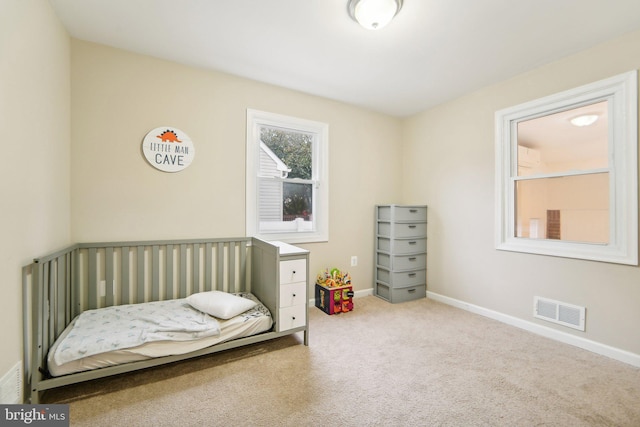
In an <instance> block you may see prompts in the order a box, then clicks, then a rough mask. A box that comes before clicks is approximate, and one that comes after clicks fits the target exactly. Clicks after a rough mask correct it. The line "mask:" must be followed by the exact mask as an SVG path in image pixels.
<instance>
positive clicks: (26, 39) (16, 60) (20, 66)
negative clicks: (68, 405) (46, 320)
mask: <svg viewBox="0 0 640 427" xmlns="http://www.w3.org/2000/svg"><path fill="white" fill-rule="evenodd" d="M69 50H70V42H69V36H68V35H67V33H66V31H65V30H64V29H63V28H62V26H61V25H60V22H59V21H58V19H57V17H56V16H55V15H54V13H53V11H52V10H51V6H50V5H49V2H48V1H45V0H38V1H24V0H3V1H2V2H0V94H1V95H0V129H2V135H3V137H2V142H1V143H0V144H1V145H2V156H1V158H2V167H0V197H1V199H2V202H1V203H2V205H1V206H2V207H1V208H0V219H1V221H0V236H1V239H2V245H0V278H2V279H1V281H0V293H1V294H2V298H0V324H2V325H3V327H2V332H1V334H0V341H1V342H2V350H1V351H0V376H1V375H4V374H5V373H6V372H7V371H8V370H9V369H10V368H11V367H13V365H15V364H16V363H17V362H18V361H20V360H21V359H22V327H21V325H22V288H21V281H22V279H21V277H22V276H21V274H22V273H21V267H22V266H23V265H24V264H27V263H28V262H29V261H30V260H31V258H32V257H34V256H37V255H41V254H44V253H46V252H48V251H51V250H52V249H54V248H58V247H62V246H64V245H67V244H68V243H69V238H70V226H69V215H70V213H69V209H70V191H69V170H70V164H69V148H70V136H69V135H70V106H69V104H70V95H69V90H70V84H69V72H70V70H69Z"/></svg>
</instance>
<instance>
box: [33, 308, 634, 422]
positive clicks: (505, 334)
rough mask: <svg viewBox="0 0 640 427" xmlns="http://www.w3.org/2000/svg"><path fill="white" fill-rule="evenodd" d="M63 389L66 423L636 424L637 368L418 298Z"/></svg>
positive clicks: (315, 314) (320, 318) (60, 398)
mask: <svg viewBox="0 0 640 427" xmlns="http://www.w3.org/2000/svg"><path fill="white" fill-rule="evenodd" d="M310 310H311V313H310V327H311V335H310V346H309V347H305V346H304V345H302V344H301V342H302V337H301V336H297V335H295V336H291V337H285V338H281V339H277V340H273V341H270V342H268V343H262V344H256V345H253V346H250V347H246V348H241V349H235V350H231V351H228V352H224V353H221V354H214V355H211V356H206V357H202V358H199V359H196V360H191V361H186V362H180V363H176V364H172V365H170V366H165V367H159V368H154V369H149V370H145V371H142V372H138V373H134V374H126V375H122V376H118V377H114V378H109V379H102V380H95V381H92V382H89V383H85V384H79V385H73V386H68V387H66V388H63V389H60V390H55V391H52V392H50V393H49V394H48V395H45V402H49V403H69V404H70V411H71V425H72V426H92V427H97V426H145V427H146V426H319V425H332V426H333V425H335V426H630V427H631V426H640V369H638V368H635V367H633V366H630V365H626V364H624V363H621V362H618V361H615V360H611V359H608V358H606V357H603V356H599V355H596V354H593V353H590V352H588V351H585V350H581V349H578V348H575V347H572V346H569V345H565V344H561V343H558V342H555V341H552V340H549V339H546V338H543V337H540V336H537V335H534V334H531V333H528V332H526V331H523V330H520V329H517V328H514V327H511V326H508V325H505V324H502V323H499V322H496V321H493V320H490V319H487V318H484V317H481V316H478V315H475V314H472V313H468V312H465V311H462V310H459V309H456V308H453V307H450V306H447V305H444V304H441V303H438V302H434V301H431V300H428V299H422V300H419V301H412V302H408V303H403V304H389V303H387V302H385V301H382V300H380V299H378V298H376V297H373V296H369V297H364V298H359V299H356V300H355V310H354V311H353V312H350V313H344V314H340V315H334V316H328V315H326V314H324V313H322V312H321V311H320V310H318V309H317V308H315V307H313V308H311V309H310Z"/></svg>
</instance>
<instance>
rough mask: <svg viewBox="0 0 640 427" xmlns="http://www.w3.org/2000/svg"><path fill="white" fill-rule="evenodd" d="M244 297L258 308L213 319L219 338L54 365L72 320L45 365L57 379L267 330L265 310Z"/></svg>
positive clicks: (160, 344) (162, 344) (157, 343)
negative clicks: (229, 317) (216, 325)
mask: <svg viewBox="0 0 640 427" xmlns="http://www.w3.org/2000/svg"><path fill="white" fill-rule="evenodd" d="M237 295H240V296H243V297H245V298H250V299H252V300H254V301H256V302H258V305H257V306H256V307H254V308H252V309H250V310H247V311H246V312H244V313H242V314H239V315H238V316H236V317H232V318H231V319H229V320H223V319H217V320H218V322H219V323H220V335H215V336H210V337H205V338H200V339H197V340H192V341H177V342H176V341H155V342H149V343H146V344H143V345H140V346H138V347H133V348H128V349H123V350H116V351H111V352H107V353H100V354H96V355H94V356H89V357H85V358H83V359H78V360H74V361H71V362H68V363H64V364H62V365H58V364H57V363H56V362H55V360H54V357H53V355H54V354H55V351H56V348H57V347H58V345H59V343H60V342H61V341H62V340H63V339H64V337H66V336H67V335H68V334H69V333H70V332H71V330H72V329H73V325H74V323H75V319H74V321H72V322H71V323H70V324H69V326H67V328H66V329H65V330H64V331H63V332H62V334H61V335H60V336H59V337H58V339H57V340H56V342H55V343H54V344H53V346H52V347H51V348H50V349H49V354H48V356H47V365H48V368H49V373H50V374H51V375H52V376H54V377H58V376H61V375H67V374H72V373H74V372H81V371H88V370H92V369H98V368H105V367H107V366H113V365H120V364H123V363H128V362H135V361H139V360H147V359H152V358H154V357H162V356H171V355H176V354H185V353H189V352H192V351H196V350H200V349H202V348H206V347H210V346H212V345H215V344H219V343H221V342H225V341H229V340H232V339H236V338H242V337H248V336H251V335H255V334H259V333H261V332H265V331H268V330H269V329H271V326H272V324H273V319H272V317H271V313H269V310H268V309H267V308H266V307H265V306H264V305H263V304H262V303H261V302H260V301H258V299H257V298H256V297H255V296H253V295H252V294H237Z"/></svg>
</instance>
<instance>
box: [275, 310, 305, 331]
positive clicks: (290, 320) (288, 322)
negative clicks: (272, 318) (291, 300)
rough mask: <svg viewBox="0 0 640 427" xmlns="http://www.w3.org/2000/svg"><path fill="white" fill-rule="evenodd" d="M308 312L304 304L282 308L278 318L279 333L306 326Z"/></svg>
mask: <svg viewBox="0 0 640 427" xmlns="http://www.w3.org/2000/svg"><path fill="white" fill-rule="evenodd" d="M306 312H307V306H306V305H304V304H302V305H294V306H291V307H285V308H281V309H280V310H279V316H278V332H280V331H286V330H288V329H293V328H299V327H300V326H305V325H306V324H307V317H306Z"/></svg>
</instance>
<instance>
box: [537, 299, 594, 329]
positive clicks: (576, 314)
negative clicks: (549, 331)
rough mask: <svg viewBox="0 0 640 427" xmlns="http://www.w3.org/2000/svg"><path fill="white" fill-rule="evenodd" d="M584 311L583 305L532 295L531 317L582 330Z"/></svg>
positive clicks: (583, 326)
mask: <svg viewBox="0 0 640 427" xmlns="http://www.w3.org/2000/svg"><path fill="white" fill-rule="evenodd" d="M585 313H586V308H585V307H580V306H577V305H573V304H567V303H564V302H560V301H555V300H552V299H548V298H542V297H533V317H537V318H538V319H543V320H547V321H549V322H553V323H557V324H559V325H563V326H568V327H569V328H573V329H578V330H580V331H584V330H585Z"/></svg>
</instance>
